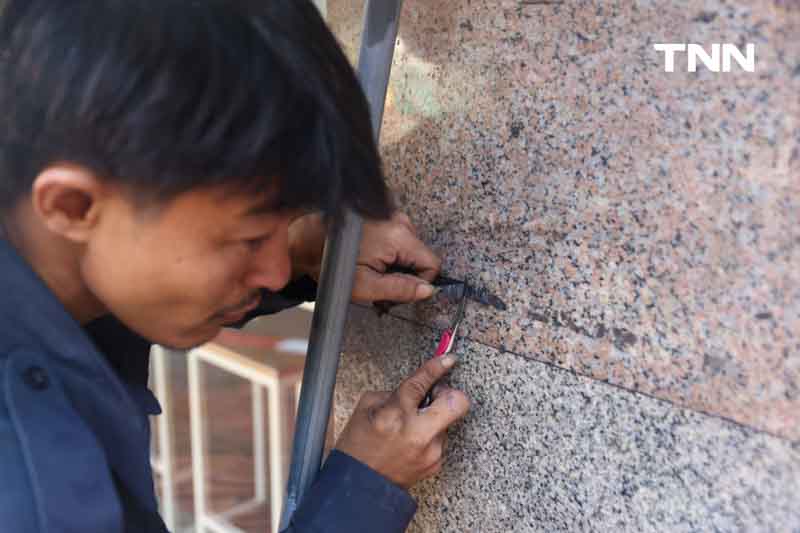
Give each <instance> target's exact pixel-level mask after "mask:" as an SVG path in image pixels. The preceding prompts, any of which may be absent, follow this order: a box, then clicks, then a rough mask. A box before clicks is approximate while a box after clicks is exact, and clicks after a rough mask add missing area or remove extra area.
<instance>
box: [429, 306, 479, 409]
mask: <svg viewBox="0 0 800 533" xmlns="http://www.w3.org/2000/svg"><path fill="white" fill-rule="evenodd" d="M464 292H465V293H466V291H464ZM466 306H467V299H466V298H465V297H464V296H463V295H462V296H461V298H460V299H459V301H458V311H456V316H455V318H454V319H453V322H452V323H451V324H450V327H449V328H447V329H446V330H444V331H443V332H442V336H441V338H440V339H439V346H437V347H436V354H435V355H434V357H444V356H445V355H447V354H448V353H450V350H451V349H452V348H453V342H454V341H455V340H456V333H458V326H459V325H460V324H461V320H462V319H463V318H464V308H465V307H466ZM435 386H436V385H435V384H434V387H435ZM432 390H433V387H431V390H430V391H428V393H427V394H426V395H425V398H423V399H422V403H420V404H419V408H420V409H425V408H426V407H428V406H429V405H430V404H431V403H433V392H432Z"/></svg>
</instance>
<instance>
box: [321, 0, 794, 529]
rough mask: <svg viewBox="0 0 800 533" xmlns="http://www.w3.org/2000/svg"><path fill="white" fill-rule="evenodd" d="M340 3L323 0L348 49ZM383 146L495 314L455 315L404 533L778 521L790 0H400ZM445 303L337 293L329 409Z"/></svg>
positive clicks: (357, 20)
mask: <svg viewBox="0 0 800 533" xmlns="http://www.w3.org/2000/svg"><path fill="white" fill-rule="evenodd" d="M362 9H363V4H362V2H361V1H358V2H355V1H352V0H328V3H327V10H328V17H329V21H330V24H331V26H332V27H333V29H334V31H335V32H336V33H337V35H338V36H339V37H340V39H341V41H342V43H343V44H344V46H345V47H346V48H347V50H348V52H349V53H350V54H351V57H352V58H353V59H354V60H355V57H356V55H357V50H358V45H359V42H360V28H361V23H362V15H363V11H362ZM659 42H677V43H699V44H702V45H704V46H705V47H706V48H707V49H710V46H711V43H734V44H737V45H738V46H740V47H741V48H742V49H744V44H745V43H754V44H755V49H756V72H755V73H748V72H744V71H743V70H742V69H740V68H738V66H737V65H736V64H734V66H733V70H732V72H729V73H713V72H710V71H709V70H707V69H705V68H704V67H703V66H702V65H701V66H700V67H699V68H698V70H697V72H693V73H690V72H687V71H686V70H687V69H686V56H685V55H681V56H679V57H678V60H677V62H676V69H675V70H676V71H675V72H673V73H665V72H664V69H663V60H664V56H663V54H661V53H658V52H656V51H655V50H654V49H653V46H652V45H653V43H659ZM381 144H382V151H383V154H384V157H385V165H386V168H387V173H388V175H389V179H390V181H391V184H392V187H393V189H394V190H395V191H396V194H397V196H398V199H399V201H400V203H401V204H402V205H403V206H404V207H405V209H406V210H407V211H408V212H409V214H410V215H411V216H412V218H413V219H414V221H415V222H416V223H417V225H418V229H419V233H420V236H421V237H422V238H423V240H425V241H426V242H428V243H429V244H430V245H431V246H432V247H433V248H434V249H436V250H437V251H438V252H439V253H440V254H441V255H442V256H443V257H444V269H445V271H446V272H447V273H449V274H450V275H453V276H456V277H465V276H468V277H469V279H470V280H472V281H473V282H475V283H479V284H482V285H485V286H487V287H488V288H490V289H491V290H492V291H494V292H495V293H497V294H498V295H499V296H501V297H502V298H503V299H504V300H505V301H506V302H507V303H508V304H509V307H508V310H507V311H505V312H498V311H495V310H493V309H488V308H482V307H480V306H478V305H477V304H475V305H470V306H468V308H467V314H466V321H465V327H464V329H463V335H464V337H463V338H462V339H460V340H459V342H458V344H457V355H458V356H459V357H460V358H461V362H460V365H459V366H458V367H457V369H456V371H455V372H454V375H453V382H454V383H455V384H457V385H458V386H459V387H461V388H463V390H465V391H466V392H467V394H469V395H470V396H471V397H472V399H473V401H474V408H473V411H472V413H471V414H470V416H469V417H468V418H467V419H466V420H465V421H464V423H463V424H461V425H460V426H459V427H458V428H457V429H456V430H455V431H454V432H453V434H452V436H451V441H450V442H451V443H450V454H451V457H450V459H449V461H448V463H447V465H446V471H445V473H443V474H442V475H441V476H440V477H438V478H437V479H435V480H432V481H430V482H427V483H425V484H423V485H422V486H421V487H420V488H419V489H418V490H417V492H416V495H417V496H418V497H419V501H420V511H419V513H418V516H417V518H416V520H415V522H414V525H413V526H412V530H413V531H431V532H436V531H453V532H456V531H457V532H463V531H480V532H483V531H487V532H495V531H498V532H499V531H594V530H597V531H601V530H609V529H613V530H619V531H792V532H798V531H800V2H798V1H797V0H769V1H766V0H755V1H750V2H745V1H743V0H728V1H723V0H707V1H674V2H673V1H666V0H651V1H638V2H633V1H614V2H611V1H609V2H589V1H580V0H574V1H564V2H558V1H556V2H535V1H534V2H522V1H511V0H500V1H496V2H476V1H462V2H429V1H427V2H423V1H421V0H405V4H404V9H403V15H402V22H401V29H400V36H399V39H398V46H397V52H396V55H395V64H394V67H393V73H392V82H391V86H390V90H389V96H388V101H387V110H386V114H385V122H384V129H383V133H382V143H381ZM450 312H452V309H451V308H447V307H445V306H443V305H440V304H437V303H430V304H424V305H417V306H405V307H398V308H396V310H394V311H393V312H392V316H387V317H384V318H382V319H378V318H377V317H376V316H375V315H374V314H373V313H372V312H371V311H369V310H366V309H363V308H353V309H352V311H351V320H350V323H349V331H348V338H347V345H346V349H345V354H344V358H343V361H342V365H341V371H340V376H339V387H338V389H337V397H336V398H337V405H338V407H337V410H338V412H337V416H338V417H339V418H340V419H343V418H344V417H346V416H347V414H349V411H350V409H352V406H353V404H354V402H355V400H356V399H357V397H358V396H359V394H360V391H362V390H366V389H375V388H391V387H393V386H394V385H395V384H396V383H397V381H398V380H399V379H400V378H401V376H403V375H404V374H405V373H406V372H407V371H408V370H410V368H411V367H412V366H413V365H415V364H416V363H417V362H418V361H419V358H420V356H422V355H427V354H429V353H430V352H431V351H432V350H433V347H434V345H435V337H436V332H437V331H438V328H441V327H442V326H443V325H444V324H445V323H446V321H447V318H448V313H450ZM387 339H391V340H390V341H389V342H387Z"/></svg>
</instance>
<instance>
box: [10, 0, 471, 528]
mask: <svg viewBox="0 0 800 533" xmlns="http://www.w3.org/2000/svg"><path fill="white" fill-rule="evenodd" d="M0 114H1V116H2V117H3V120H2V121H0V227H1V228H2V237H0V274H1V275H0V294H2V297H1V298H0V465H1V466H0V468H2V483H0V524H1V526H0V527H1V528H2V530H3V531H9V532H13V533H26V532H40V531H47V532H51V531H52V532H73V531H75V532H81V533H88V532H114V531H134V532H140V531H142V532H150V531H164V530H165V528H164V525H163V522H162V521H161V520H160V518H159V517H158V514H157V511H156V500H155V495H154V491H153V481H152V474H151V471H150V467H149V450H148V446H149V433H148V418H147V417H148V415H149V414H154V413H157V412H158V410H159V409H158V405H157V402H156V401H155V399H154V398H153V396H152V394H150V392H149V391H148V390H147V387H146V381H147V348H148V346H149V343H159V344H163V345H166V346H170V347H176V348H188V347H191V346H196V345H198V344H201V343H203V342H206V341H208V340H210V339H212V338H214V337H215V336H216V335H217V333H218V332H219V331H220V329H221V328H222V327H223V326H226V325H231V324H238V323H241V322H243V321H245V320H247V319H248V318H249V317H251V316H254V315H255V314H259V313H266V312H274V311H276V310H278V309H280V308H282V307H285V306H288V305H292V304H294V303H297V302H298V301H300V300H302V299H307V298H313V293H314V290H315V283H314V276H315V275H316V274H317V273H318V269H319V260H320V255H321V249H322V242H323V239H324V234H325V221H326V220H327V219H328V218H329V217H330V216H332V215H335V214H336V213H337V211H338V210H340V209H342V208H343V207H349V208H352V209H354V210H356V211H357V212H359V213H360V214H362V215H363V216H364V217H366V218H367V219H368V222H367V224H366V227H365V232H364V241H363V243H362V249H361V255H360V258H359V266H358V273H357V276H356V286H355V290H354V294H353V297H354V299H355V300H357V301H366V302H368V301H373V300H378V299H381V300H383V299H391V300H395V301H405V302H411V301H417V300H420V299H424V298H426V297H428V296H430V294H431V287H430V285H428V283H427V281H430V280H431V279H432V278H433V277H434V276H435V275H436V273H437V271H438V269H439V265H440V262H439V259H438V258H436V256H435V255H434V254H433V253H431V251H430V250H428V249H427V248H426V247H425V246H424V245H423V244H422V243H421V242H420V241H419V240H418V239H417V237H416V236H415V232H414V228H413V225H412V224H411V223H410V221H409V220H408V218H407V217H405V216H403V215H402V214H398V213H397V212H396V211H395V210H394V208H393V206H392V204H391V202H390V200H389V195H388V193H387V190H386V187H385V184H384V181H383V178H382V172H381V167H380V160H379V157H378V154H377V149H376V146H375V144H374V141H373V138H372V132H371V128H370V122H369V114H368V110H367V105H366V102H365V99H364V96H363V94H362V93H361V92H360V88H359V86H358V83H357V80H356V79H355V76H354V74H353V71H352V69H351V68H350V66H349V64H348V63H347V60H346V58H345V57H344V55H343V54H342V52H341V50H340V48H339V47H338V45H337V43H336V41H335V39H334V37H333V36H332V35H331V34H330V32H329V31H328V30H327V28H326V27H325V25H324V23H323V21H322V20H321V18H320V17H319V15H318V14H317V12H316V10H315V9H314V8H313V6H312V5H311V4H310V3H309V2H308V1H304V0H270V1H264V0H252V1H247V0H203V1H191V0H158V1H153V2H150V1H141V0H137V1H132V0H71V1H65V0H10V1H9V2H7V5H6V8H5V11H4V12H3V14H2V18H1V19H0ZM395 263H399V264H402V265H406V266H413V267H414V268H415V269H416V270H417V271H418V273H419V276H398V275H386V274H384V273H385V271H386V268H387V266H389V265H391V264H395ZM426 280H427V281H426ZM412 356H413V355H412ZM414 357H416V356H414ZM453 362H454V361H453V360H452V359H450V358H446V359H442V360H437V361H431V362H429V363H427V364H426V365H425V366H423V367H422V368H421V369H420V370H419V371H417V372H416V373H414V374H413V375H412V376H410V377H409V378H408V379H406V380H405V381H404V382H403V383H402V384H400V386H399V387H398V389H397V390H395V391H393V392H383V393H367V394H365V395H364V397H363V398H362V400H361V402H360V403H359V406H358V407H357V409H356V411H355V413H354V414H353V416H352V418H351V420H350V422H349V424H348V426H347V427H346V428H345V430H344V432H343V434H342V436H341V438H340V440H339V441H338V443H337V445H336V448H335V450H334V451H333V452H332V454H331V456H330V457H329V459H328V460H327V462H326V464H325V466H324V468H323V470H322V472H321V473H320V477H319V481H318V482H317V484H316V485H315V486H314V487H313V489H312V491H311V493H310V494H309V495H308V497H307V498H306V499H305V500H304V501H303V502H301V505H300V507H299V508H298V510H297V512H296V514H295V517H294V519H293V521H292V524H291V525H290V526H289V529H288V531H291V532H297V533H300V532H311V531H314V532H318V531H331V532H339V531H341V532H344V531H347V532H354V531H380V532H394V531H402V530H404V529H405V527H406V526H407V524H408V522H409V521H410V519H411V517H412V515H413V513H414V510H415V504H414V502H413V500H412V499H411V498H410V497H409V495H408V493H407V492H406V491H407V489H408V488H409V487H411V486H412V485H413V484H414V483H416V482H417V481H419V480H421V479H424V478H426V477H428V476H431V475H433V474H434V473H436V472H437V471H438V470H439V469H440V467H441V464H442V457H443V455H442V453H443V445H444V439H445V433H446V430H447V428H448V427H449V426H450V425H451V424H453V423H454V422H455V421H456V420H458V419H460V418H461V417H463V416H464V414H465V413H466V411H467V409H468V400H467V399H466V397H465V396H464V395H463V394H462V393H461V392H459V391H455V390H452V389H449V388H446V387H437V390H436V391H435V401H434V403H433V404H432V406H431V407H430V408H428V409H426V410H424V411H420V410H418V409H417V406H418V404H419V401H420V400H421V398H422V397H423V395H424V394H425V392H426V391H427V390H428V389H429V388H430V387H431V386H432V385H433V384H434V383H435V382H436V380H438V379H439V378H440V377H442V376H443V375H444V374H445V373H446V372H447V370H448V369H449V368H450V367H452V364H453Z"/></svg>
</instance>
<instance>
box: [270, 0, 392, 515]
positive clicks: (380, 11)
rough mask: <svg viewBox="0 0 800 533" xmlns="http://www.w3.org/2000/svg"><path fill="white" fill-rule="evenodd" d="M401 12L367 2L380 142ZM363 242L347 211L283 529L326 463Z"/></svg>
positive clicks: (377, 0) (301, 413)
mask: <svg viewBox="0 0 800 533" xmlns="http://www.w3.org/2000/svg"><path fill="white" fill-rule="evenodd" d="M401 7H402V0H367V4H366V10H365V14H364V33H363V38H362V42H361V52H360V55H359V60H358V78H359V80H360V81H361V87H362V88H363V90H364V93H365V94H366V97H367V101H368V102H369V106H370V111H371V115H372V129H373V132H374V134H375V138H376V140H377V139H378V137H379V134H380V127H381V122H382V121H383V106H384V102H385V100H386V90H387V87H388V85H389V73H390V71H391V67H392V57H393V56H394V45H395V40H396V39H397V29H398V23H399V19H400V8H401ZM360 243H361V218H360V217H359V216H358V215H356V214H355V213H353V212H351V211H344V212H343V213H342V214H341V215H340V216H338V217H336V218H335V219H334V221H333V224H332V225H331V228H330V231H329V233H328V239H327V241H326V243H325V252H324V254H323V260H322V275H321V277H320V283H319V289H318V292H317V302H316V306H315V310H314V318H313V320H312V322H311V335H310V339H309V350H308V356H307V358H306V365H305V371H304V374H303V386H302V392H301V394H300V405H299V408H298V414H297V425H296V429H295V434H294V445H293V449H292V465H291V470H290V472H289V484H288V490H287V496H286V499H285V500H284V502H285V503H284V508H283V516H282V520H281V527H280V529H281V530H283V529H285V528H286V527H287V526H288V525H289V521H290V520H291V517H292V515H293V514H294V512H295V510H296V509H297V507H298V506H299V505H300V503H301V502H302V500H303V496H304V495H305V494H306V493H308V490H309V488H311V485H312V484H313V483H314V480H315V479H316V477H317V473H318V472H319V468H320V465H321V464H322V453H323V447H324V444H325V433H326V429H327V426H328V420H329V418H330V413H331V404H332V402H333V391H334V386H335V384H336V371H337V369H338V366H339V354H340V351H341V345H342V336H343V334H344V325H345V319H346V317H347V307H348V305H349V303H350V295H351V294H352V292H353V278H354V275H355V264H356V259H357V257H358V249H359V245H360Z"/></svg>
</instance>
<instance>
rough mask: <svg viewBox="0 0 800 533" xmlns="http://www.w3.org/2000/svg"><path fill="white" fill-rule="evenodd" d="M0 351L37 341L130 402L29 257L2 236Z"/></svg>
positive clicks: (106, 365) (90, 341)
mask: <svg viewBox="0 0 800 533" xmlns="http://www.w3.org/2000/svg"><path fill="white" fill-rule="evenodd" d="M0 294H2V299H0V318H2V322H1V323H0V330H2V336H0V351H2V350H1V349H2V348H3V347H12V346H36V347H38V348H39V349H42V350H43V351H45V352H47V353H48V355H49V356H50V357H52V358H54V359H55V361H54V362H57V363H59V364H62V365H67V366H69V367H71V368H73V369H77V368H79V369H80V371H81V372H87V373H91V374H93V375H94V376H95V377H96V378H97V379H98V380H99V381H102V382H104V384H105V385H107V387H108V388H109V389H110V390H107V392H109V393H111V394H113V395H114V396H119V397H120V398H122V401H123V402H126V401H127V402H128V403H130V398H129V396H128V393H127V391H125V389H124V386H123V384H122V382H121V381H120V380H119V377H118V376H117V375H116V373H115V372H114V370H113V368H112V367H111V365H110V364H109V362H108V361H107V360H106V358H105V357H104V356H103V355H102V354H101V353H100V352H99V351H98V349H97V347H96V346H95V344H94V343H93V342H92V340H91V338H90V337H89V336H88V335H87V333H86V331H85V330H84V329H83V328H82V327H81V325H80V324H79V323H78V322H77V321H76V320H75V319H74V318H73V317H72V316H71V315H70V314H69V313H68V312H67V310H66V309H65V308H64V306H63V304H62V303H61V302H60V301H59V300H58V298H56V296H55V294H54V293H53V292H52V291H51V290H50V288H49V287H47V285H46V284H45V283H44V281H43V280H42V279H41V278H40V277H39V276H38V275H37V274H36V272H34V270H33V269H32V268H31V266H30V265H29V264H28V262H27V261H26V260H25V259H24V258H23V257H22V256H21V255H20V254H19V253H18V252H17V250H16V249H15V248H14V247H13V246H12V245H11V244H10V243H9V242H8V241H7V240H5V239H2V238H0Z"/></svg>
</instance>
